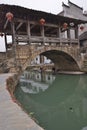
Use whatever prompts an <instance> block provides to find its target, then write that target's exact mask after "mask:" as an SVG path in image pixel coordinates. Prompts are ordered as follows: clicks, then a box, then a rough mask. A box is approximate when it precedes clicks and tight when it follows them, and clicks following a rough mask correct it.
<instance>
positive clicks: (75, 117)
mask: <svg viewBox="0 0 87 130" xmlns="http://www.w3.org/2000/svg"><path fill="white" fill-rule="evenodd" d="M25 73H27V75H26V74H23V75H22V76H21V79H20V84H19V87H18V88H17V90H16V92H15V95H16V97H17V99H18V100H19V101H20V102H21V104H22V105H23V107H24V108H25V109H26V111H27V112H34V115H33V116H34V117H35V118H36V119H37V120H38V121H39V123H40V125H41V126H42V127H44V128H45V130H86V129H87V127H86V126H87V75H76V76H75V75H56V76H55V75H51V74H43V76H41V74H40V73H34V72H31V73H30V72H25ZM49 77H50V78H49ZM26 81H27V82H26ZM29 83H30V84H29ZM26 88H27V89H26ZM34 89H35V90H34Z"/></svg>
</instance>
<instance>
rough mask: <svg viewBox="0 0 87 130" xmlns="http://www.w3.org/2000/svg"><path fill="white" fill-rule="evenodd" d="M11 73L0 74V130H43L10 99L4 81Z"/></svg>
mask: <svg viewBox="0 0 87 130" xmlns="http://www.w3.org/2000/svg"><path fill="white" fill-rule="evenodd" d="M11 75H12V74H1V75H0V130H43V129H42V128H41V127H39V126H38V125H37V124H36V123H35V122H34V121H33V120H32V119H31V118H30V117H29V116H28V115H27V114H26V113H25V112H24V111H23V110H22V108H21V107H19V106H18V105H17V104H16V103H14V102H13V101H12V98H11V96H10V94H9V92H8V91H7V89H6V82H5V81H6V79H7V78H8V77H9V76H11Z"/></svg>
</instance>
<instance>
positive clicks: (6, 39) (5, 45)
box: [5, 33, 7, 51]
mask: <svg viewBox="0 0 87 130" xmlns="http://www.w3.org/2000/svg"><path fill="white" fill-rule="evenodd" d="M5 47H6V51H7V36H6V33H5Z"/></svg>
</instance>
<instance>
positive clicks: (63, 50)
mask: <svg viewBox="0 0 87 130" xmlns="http://www.w3.org/2000/svg"><path fill="white" fill-rule="evenodd" d="M14 55H15V58H14ZM37 55H43V56H46V57H47V58H49V59H51V60H52V62H53V63H54V65H55V68H56V69H58V70H61V71H83V72H87V66H86V64H87V62H86V56H85V55H84V57H83V56H81V53H80V49H79V48H78V46H77V47H73V46H72V47H71V46H68V45H66V46H57V45H53V46H52V45H46V46H43V45H39V46H37V45H17V46H16V49H15V51H13V50H9V51H7V52H6V53H0V58H1V61H2V59H4V61H2V62H1V63H2V64H1V65H2V67H3V66H5V68H4V69H5V70H6V69H7V70H8V71H10V72H14V71H19V69H20V68H21V69H22V71H23V70H25V69H26V68H27V67H28V66H29V65H31V61H33V60H34V58H35V57H36V56H37ZM4 69H3V70H4Z"/></svg>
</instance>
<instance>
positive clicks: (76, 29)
mask: <svg viewBox="0 0 87 130" xmlns="http://www.w3.org/2000/svg"><path fill="white" fill-rule="evenodd" d="M75 38H76V39H78V26H77V27H76V28H75Z"/></svg>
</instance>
